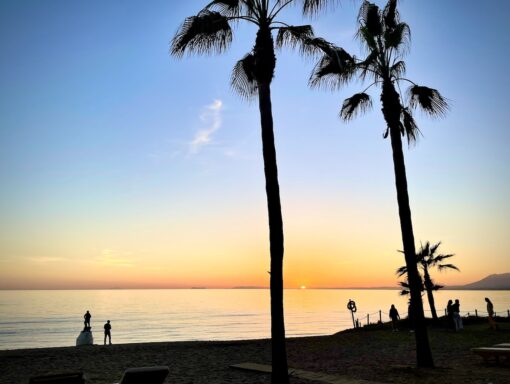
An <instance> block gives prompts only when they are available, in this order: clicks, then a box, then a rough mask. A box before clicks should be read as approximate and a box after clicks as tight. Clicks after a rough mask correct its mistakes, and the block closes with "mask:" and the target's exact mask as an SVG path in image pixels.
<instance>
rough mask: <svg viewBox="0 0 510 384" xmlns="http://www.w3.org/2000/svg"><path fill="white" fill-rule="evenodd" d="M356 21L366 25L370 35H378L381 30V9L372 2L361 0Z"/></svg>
mask: <svg viewBox="0 0 510 384" xmlns="http://www.w3.org/2000/svg"><path fill="white" fill-rule="evenodd" d="M358 21H359V22H360V23H361V25H362V26H364V27H366V28H367V30H368V32H370V34H371V35H372V36H380V35H381V34H382V31H383V26H382V23H381V10H380V9H379V7H378V6H377V5H375V4H374V3H370V2H369V1H367V0H365V1H363V4H362V5H361V8H360V10H359V14H358Z"/></svg>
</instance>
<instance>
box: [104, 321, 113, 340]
mask: <svg viewBox="0 0 510 384" xmlns="http://www.w3.org/2000/svg"><path fill="white" fill-rule="evenodd" d="M111 330H112V326H111V324H110V320H108V321H107V322H106V324H105V325H104V345H106V338H107V337H108V342H109V344H110V345H112V333H111Z"/></svg>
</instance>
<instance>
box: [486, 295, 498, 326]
mask: <svg viewBox="0 0 510 384" xmlns="http://www.w3.org/2000/svg"><path fill="white" fill-rule="evenodd" d="M485 302H486V303H487V314H488V316H489V317H488V320H489V327H490V329H497V328H498V326H497V325H496V321H495V320H494V305H492V301H490V300H489V298H488V297H486V298H485Z"/></svg>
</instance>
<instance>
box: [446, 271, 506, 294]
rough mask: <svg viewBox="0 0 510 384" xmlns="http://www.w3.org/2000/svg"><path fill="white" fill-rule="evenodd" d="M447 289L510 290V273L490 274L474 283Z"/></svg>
mask: <svg viewBox="0 0 510 384" xmlns="http://www.w3.org/2000/svg"><path fill="white" fill-rule="evenodd" d="M446 289H473V290H475V289H479V290H484V289H492V290H496V289H499V290H507V289H508V290H510V273H501V274H494V275H489V276H487V277H485V278H483V279H482V280H480V281H475V282H474V283H470V284H466V285H456V286H451V287H446Z"/></svg>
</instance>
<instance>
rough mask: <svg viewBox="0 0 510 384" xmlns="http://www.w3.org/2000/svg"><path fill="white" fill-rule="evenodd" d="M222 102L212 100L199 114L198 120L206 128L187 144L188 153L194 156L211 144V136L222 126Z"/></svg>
mask: <svg viewBox="0 0 510 384" xmlns="http://www.w3.org/2000/svg"><path fill="white" fill-rule="evenodd" d="M222 109H223V102H222V101H221V100H219V99H218V100H214V101H213V103H212V104H210V105H208V106H206V107H205V108H204V110H203V111H202V113H201V114H200V120H201V121H202V122H203V123H204V125H206V128H203V129H201V130H199V131H198V132H197V133H196V134H195V136H194V137H193V140H191V142H190V143H189V153H191V154H196V153H198V152H200V150H201V149H202V148H203V147H204V146H206V145H208V144H210V143H211V142H212V136H213V134H214V133H215V132H216V131H217V130H218V129H220V127H221V124H222V115H221V111H222Z"/></svg>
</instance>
